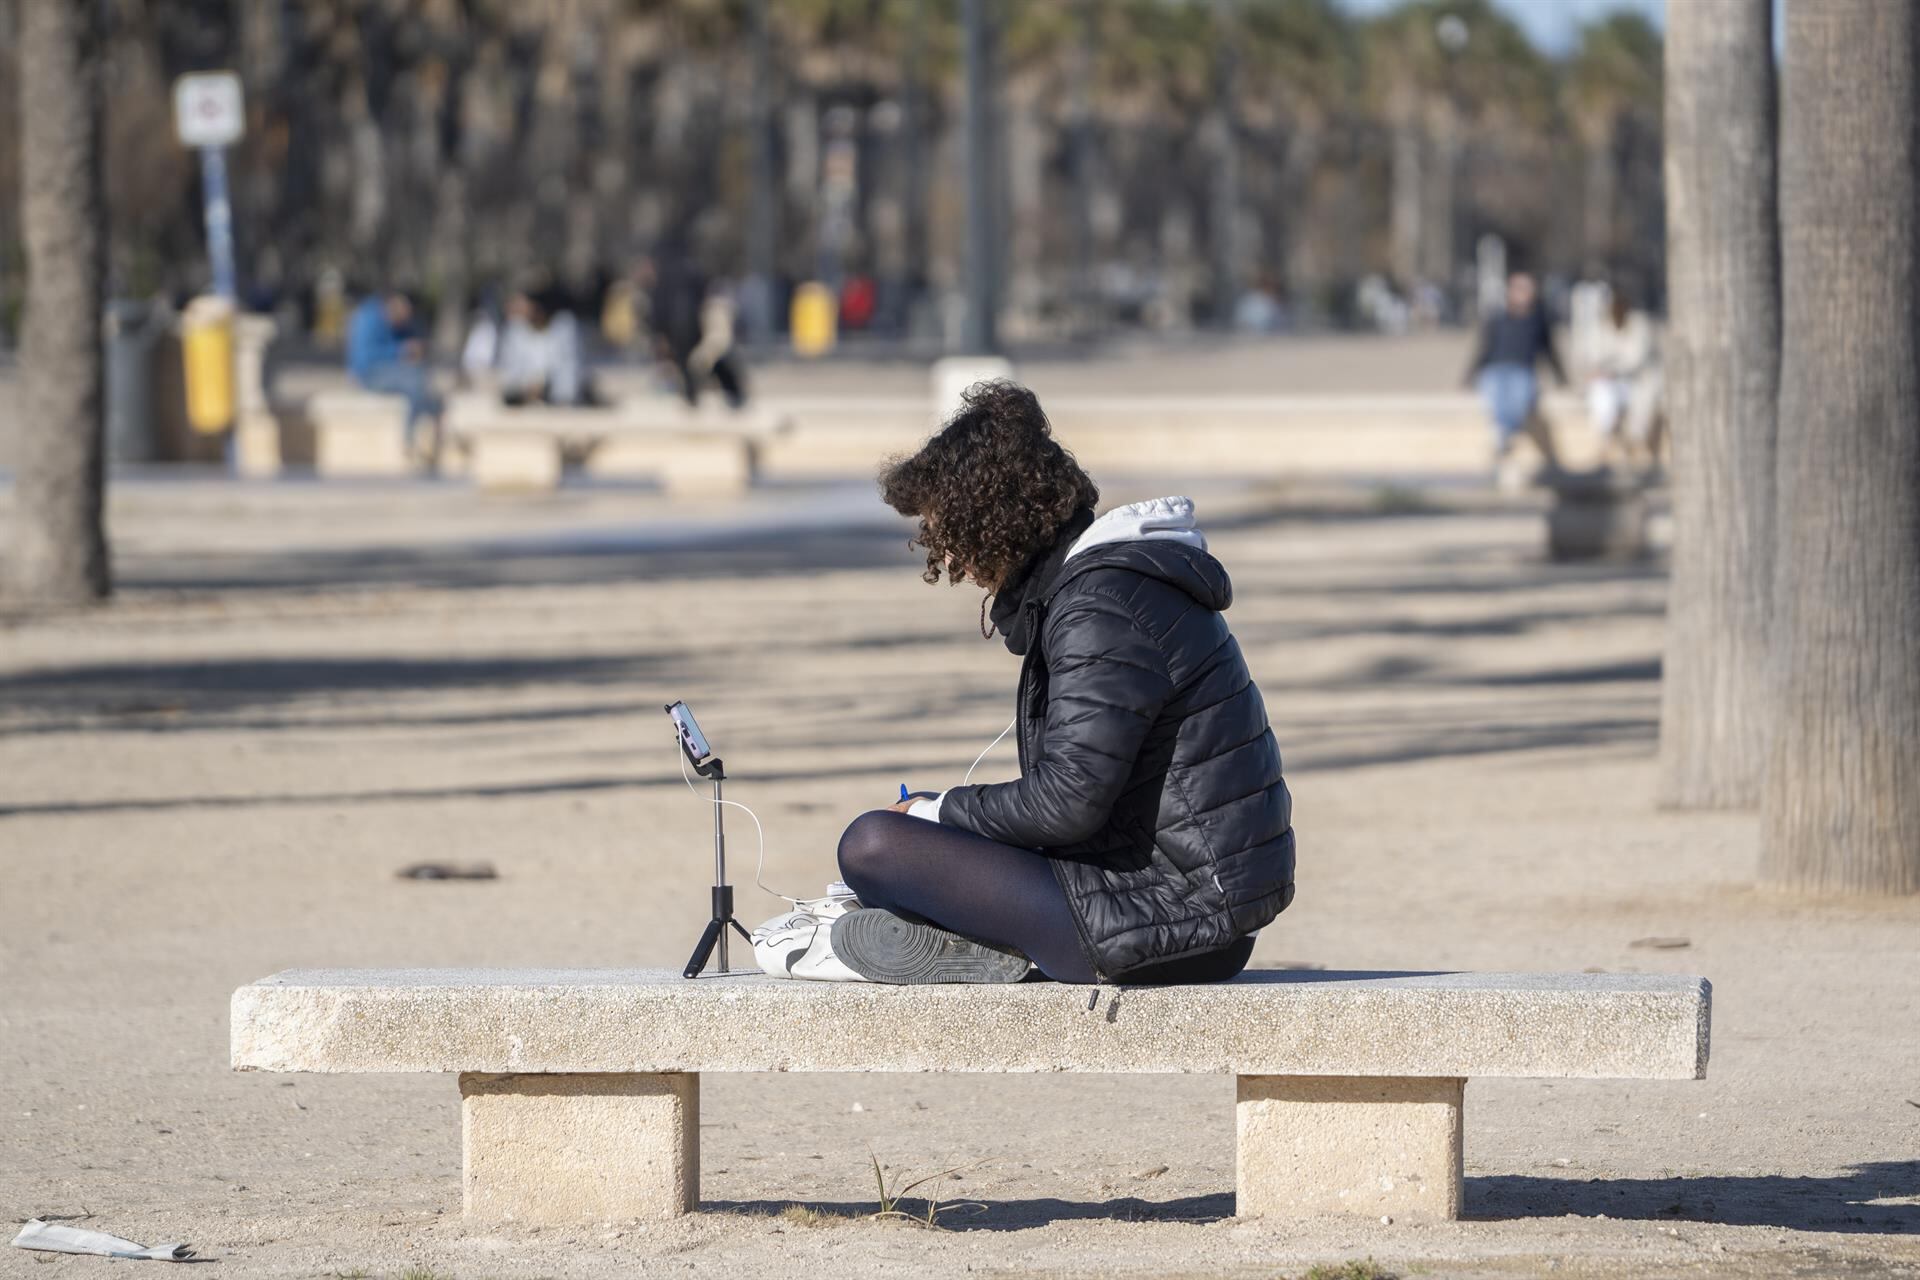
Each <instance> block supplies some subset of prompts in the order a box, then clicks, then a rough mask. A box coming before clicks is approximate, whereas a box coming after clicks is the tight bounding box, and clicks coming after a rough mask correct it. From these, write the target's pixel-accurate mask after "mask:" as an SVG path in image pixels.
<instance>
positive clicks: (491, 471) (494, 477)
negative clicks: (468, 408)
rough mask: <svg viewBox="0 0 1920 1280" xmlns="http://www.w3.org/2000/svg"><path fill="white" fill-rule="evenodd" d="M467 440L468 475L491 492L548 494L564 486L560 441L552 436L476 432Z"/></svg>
mask: <svg viewBox="0 0 1920 1280" xmlns="http://www.w3.org/2000/svg"><path fill="white" fill-rule="evenodd" d="M466 442H467V463H468V474H469V475H471V476H472V477H473V482H474V483H475V484H477V485H479V486H480V488H482V489H484V490H486V491H487V492H489V493H544V492H546V491H547V490H550V489H557V488H558V487H559V486H560V442H559V441H558V440H555V439H553V438H552V437H551V436H542V435H525V436H523V435H515V434H513V433H510V432H505V431H476V432H473V433H472V434H470V435H468V436H467V437H466Z"/></svg>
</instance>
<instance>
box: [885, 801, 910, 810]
mask: <svg viewBox="0 0 1920 1280" xmlns="http://www.w3.org/2000/svg"><path fill="white" fill-rule="evenodd" d="M914 804H915V801H914V800H902V801H901V802H900V803H898V804H890V805H888V806H887V808H888V809H889V810H890V811H892V812H894V813H910V812H912V810H913V806H914Z"/></svg>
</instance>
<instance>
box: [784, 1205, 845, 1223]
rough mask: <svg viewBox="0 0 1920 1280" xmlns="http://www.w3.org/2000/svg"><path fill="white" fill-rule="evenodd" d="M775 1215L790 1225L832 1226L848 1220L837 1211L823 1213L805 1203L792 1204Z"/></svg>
mask: <svg viewBox="0 0 1920 1280" xmlns="http://www.w3.org/2000/svg"><path fill="white" fill-rule="evenodd" d="M774 1216H775V1217H777V1218H779V1219H780V1221H781V1222H784V1223H785V1224H786V1225H788V1226H790V1227H807V1228H812V1227H830V1226H833V1225H834V1224H835V1223H838V1222H844V1221H846V1219H844V1218H842V1217H841V1216H840V1215H839V1214H837V1213H823V1212H821V1211H820V1210H818V1209H815V1208H812V1207H811V1206H809V1205H804V1204H790V1205H788V1206H787V1207H786V1208H784V1209H782V1210H781V1211H780V1212H779V1213H777V1214H775V1215H774Z"/></svg>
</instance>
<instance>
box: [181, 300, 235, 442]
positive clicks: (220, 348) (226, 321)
mask: <svg viewBox="0 0 1920 1280" xmlns="http://www.w3.org/2000/svg"><path fill="white" fill-rule="evenodd" d="M180 351H181V354H182V356H183V357H184V359H185V362H186V374H187V421H188V422H189V423H190V424H192V426H193V429H194V430H195V431H198V432H199V433H201V434H202V435H218V434H219V433H220V432H222V431H225V430H226V429H227V428H228V427H230V426H232V425H233V303H232V302H231V301H229V300H228V299H226V298H216V297H205V298H195V299H194V300H193V301H192V302H189V303H188V304H187V309H186V311H184V312H183V313H182V314H181V317H180Z"/></svg>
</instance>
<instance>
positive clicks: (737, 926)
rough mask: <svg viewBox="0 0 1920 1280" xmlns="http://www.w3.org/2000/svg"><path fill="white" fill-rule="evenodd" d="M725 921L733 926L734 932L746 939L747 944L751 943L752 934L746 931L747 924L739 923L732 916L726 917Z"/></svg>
mask: <svg viewBox="0 0 1920 1280" xmlns="http://www.w3.org/2000/svg"><path fill="white" fill-rule="evenodd" d="M727 923H728V924H730V925H732V926H733V931H734V932H735V933H737V934H739V935H740V936H741V937H743V938H745V939H746V940H747V945H749V946H751V945H753V935H752V934H750V933H748V932H747V926H745V925H743V924H741V923H740V922H739V921H738V920H735V919H734V918H733V917H732V916H728V917H727Z"/></svg>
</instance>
